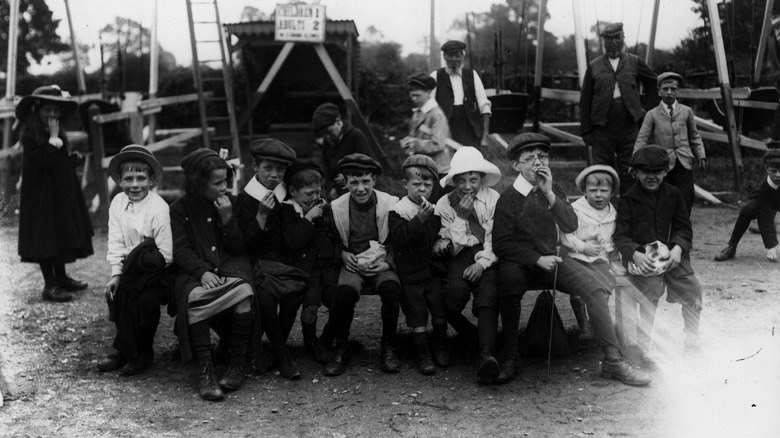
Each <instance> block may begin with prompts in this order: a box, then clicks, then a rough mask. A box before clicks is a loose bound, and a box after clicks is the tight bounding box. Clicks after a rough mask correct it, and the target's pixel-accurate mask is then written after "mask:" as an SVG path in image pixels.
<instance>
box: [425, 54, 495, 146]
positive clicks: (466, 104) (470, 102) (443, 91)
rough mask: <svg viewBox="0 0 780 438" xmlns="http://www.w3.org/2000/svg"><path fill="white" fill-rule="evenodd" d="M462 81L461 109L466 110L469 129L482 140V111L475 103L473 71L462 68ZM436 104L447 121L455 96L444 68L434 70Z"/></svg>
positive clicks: (475, 93)
mask: <svg viewBox="0 0 780 438" xmlns="http://www.w3.org/2000/svg"><path fill="white" fill-rule="evenodd" d="M460 77H461V78H462V81H463V109H465V110H466V117H467V118H468V119H469V124H470V125H471V129H473V130H474V134H475V135H476V137H477V138H482V135H483V134H484V132H483V131H484V127H485V126H484V125H483V124H482V110H481V108H480V107H479V102H477V92H476V91H475V88H474V70H472V69H469V68H464V69H462V71H461V76H460ZM436 103H438V104H439V107H440V108H441V109H442V111H444V115H446V116H447V120H449V118H450V116H452V106H453V104H454V103H455V95H454V93H453V91H452V83H451V82H450V75H449V73H447V69H446V68H440V69H438V70H436Z"/></svg>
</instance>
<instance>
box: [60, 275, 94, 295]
mask: <svg viewBox="0 0 780 438" xmlns="http://www.w3.org/2000/svg"><path fill="white" fill-rule="evenodd" d="M57 286H59V287H61V288H62V289H64V290H66V291H68V292H79V291H82V290H85V289H86V288H87V287H89V284H87V283H85V282H83V281H78V280H76V279H75V278H71V277H70V276H69V275H66V276H65V279H64V280H59V281H58V282H57Z"/></svg>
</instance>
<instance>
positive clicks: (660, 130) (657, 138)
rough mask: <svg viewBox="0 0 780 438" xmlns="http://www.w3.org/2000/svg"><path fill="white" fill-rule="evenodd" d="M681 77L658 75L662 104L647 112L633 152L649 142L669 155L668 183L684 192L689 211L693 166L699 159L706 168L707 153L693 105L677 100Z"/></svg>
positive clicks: (702, 167)
mask: <svg viewBox="0 0 780 438" xmlns="http://www.w3.org/2000/svg"><path fill="white" fill-rule="evenodd" d="M682 80H683V78H682V76H680V75H679V74H677V73H674V72H670V71H668V72H666V73H661V74H660V75H658V94H659V95H660V96H661V103H660V104H659V105H658V106H657V107H655V108H653V109H651V110H650V111H648V112H647V115H646V116H645V120H644V122H642V128H641V129H640V130H639V136H638V137H637V138H636V144H635V145H634V153H636V152H637V151H639V150H640V149H642V148H644V147H646V146H647V145H648V144H656V145H658V146H661V147H662V148H664V149H665V150H666V152H667V153H668V154H669V172H668V173H667V174H666V182H668V183H669V184H671V185H673V186H675V187H677V189H678V190H680V191H681V192H682V194H683V199H685V205H686V206H687V207H688V213H690V212H691V209H692V208H693V198H694V193H695V192H694V189H693V165H694V163H696V162H698V163H699V164H698V165H699V170H704V168H705V166H706V164H707V155H706V153H705V152H704V142H702V140H701V135H699V130H698V129H696V121H695V120H694V118H693V110H692V109H691V107H689V106H686V105H683V104H681V103H679V102H678V101H677V94H678V92H679V87H680V84H681V83H682Z"/></svg>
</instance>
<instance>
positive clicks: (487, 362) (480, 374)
mask: <svg viewBox="0 0 780 438" xmlns="http://www.w3.org/2000/svg"><path fill="white" fill-rule="evenodd" d="M498 372H499V371H498V361H497V360H496V358H495V356H494V353H493V348H491V347H483V348H482V349H480V351H479V368H478V369H477V381H478V383H480V384H486V383H492V382H493V380H495V379H496V378H497V377H498Z"/></svg>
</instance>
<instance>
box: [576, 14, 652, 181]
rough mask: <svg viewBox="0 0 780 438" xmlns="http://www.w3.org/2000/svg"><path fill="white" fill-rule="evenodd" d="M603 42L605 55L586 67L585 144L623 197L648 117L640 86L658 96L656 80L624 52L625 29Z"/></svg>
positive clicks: (606, 33) (612, 28) (610, 29)
mask: <svg viewBox="0 0 780 438" xmlns="http://www.w3.org/2000/svg"><path fill="white" fill-rule="evenodd" d="M601 38H602V39H603V40H604V51H605V54H604V55H602V56H599V57H598V58H596V59H594V60H593V61H592V62H591V63H590V65H588V69H587V70H586V71H585V79H584V80H583V82H582V93H581V95H580V126H581V128H582V139H583V141H585V144H586V145H588V146H591V147H592V148H593V164H606V165H609V166H612V167H614V168H615V170H617V172H618V175H620V188H621V191H624V192H625V190H628V188H629V187H630V186H631V175H629V173H628V162H629V161H630V160H631V153H632V152H633V150H634V142H635V141H636V137H637V127H638V123H639V122H640V121H641V120H642V117H643V116H644V114H645V111H644V110H643V109H642V103H641V102H640V100H639V86H640V84H641V85H644V87H645V91H646V92H647V93H648V94H652V95H655V94H656V91H655V90H656V74H655V72H654V71H653V69H651V68H650V67H649V66H648V65H647V64H646V63H645V62H644V61H643V60H642V59H641V58H639V57H637V56H636V55H632V54H630V53H625V52H624V51H623V48H624V45H623V39H624V34H623V23H612V24H607V25H606V26H604V29H603V30H602V31H601ZM616 158H617V159H616Z"/></svg>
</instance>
